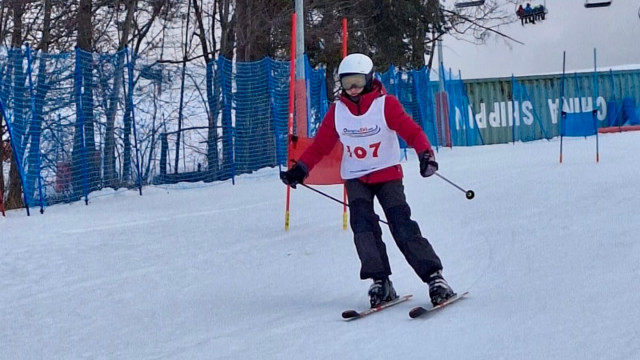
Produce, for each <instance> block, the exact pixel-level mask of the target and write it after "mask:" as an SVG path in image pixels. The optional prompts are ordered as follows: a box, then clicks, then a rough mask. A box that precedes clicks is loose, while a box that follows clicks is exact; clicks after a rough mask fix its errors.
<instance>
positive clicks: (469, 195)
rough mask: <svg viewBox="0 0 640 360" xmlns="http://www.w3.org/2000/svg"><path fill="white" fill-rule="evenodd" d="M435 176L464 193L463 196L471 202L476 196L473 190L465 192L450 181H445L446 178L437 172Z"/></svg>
mask: <svg viewBox="0 0 640 360" xmlns="http://www.w3.org/2000/svg"><path fill="white" fill-rule="evenodd" d="M435 174H436V175H438V177H439V178H440V179H442V180H444V181H446V182H448V183H449V184H451V185H452V186H453V187H455V188H456V189H458V190H460V191H462V192H463V193H465V196H466V197H467V199H469V200H471V199H473V198H474V197H475V196H476V194H475V193H474V192H473V190H465V189H463V188H461V187H460V186H458V185H456V184H455V183H454V182H452V181H451V180H449V179H447V178H446V177H444V176H442V175H440V174H438V173H437V172H436V173H435Z"/></svg>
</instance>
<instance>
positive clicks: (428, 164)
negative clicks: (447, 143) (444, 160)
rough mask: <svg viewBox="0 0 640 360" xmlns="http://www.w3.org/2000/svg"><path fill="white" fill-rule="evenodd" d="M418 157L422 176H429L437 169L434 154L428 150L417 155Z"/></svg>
mask: <svg viewBox="0 0 640 360" xmlns="http://www.w3.org/2000/svg"><path fill="white" fill-rule="evenodd" d="M418 158H419V159H420V175H422V176H423V177H429V176H431V175H433V174H435V172H436V171H438V163H437V162H436V157H435V155H433V154H431V153H430V152H429V151H424V152H422V153H420V154H419V155H418Z"/></svg>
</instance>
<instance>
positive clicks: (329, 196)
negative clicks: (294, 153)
mask: <svg viewBox="0 0 640 360" xmlns="http://www.w3.org/2000/svg"><path fill="white" fill-rule="evenodd" d="M299 185H302V186H304V187H306V188H307V189H309V190H311V191H315V192H317V193H318V194H320V195H322V196H324V197H327V198H329V199H331V200H333V201H335V202H337V203H340V204H342V205H344V206H347V207H348V206H349V204H347V203H345V202H344V201H340V200H339V199H336V198H334V197H333V196H331V195H329V194H326V193H324V192H322V191H320V190H318V189H316V188H312V187H311V186H309V185H306V184H303V183H300V184H299ZM378 221H380V222H381V223H383V224H387V225H389V223H388V222H386V221H384V220H382V219H378Z"/></svg>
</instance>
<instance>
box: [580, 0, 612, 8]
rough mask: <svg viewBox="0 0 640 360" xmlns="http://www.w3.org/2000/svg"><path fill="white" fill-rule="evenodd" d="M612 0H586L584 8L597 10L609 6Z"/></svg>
mask: <svg viewBox="0 0 640 360" xmlns="http://www.w3.org/2000/svg"><path fill="white" fill-rule="evenodd" d="M611 2H612V0H608V1H589V0H586V1H585V3H584V7H586V8H588V9H589V8H599V7H607V6H610V5H611Z"/></svg>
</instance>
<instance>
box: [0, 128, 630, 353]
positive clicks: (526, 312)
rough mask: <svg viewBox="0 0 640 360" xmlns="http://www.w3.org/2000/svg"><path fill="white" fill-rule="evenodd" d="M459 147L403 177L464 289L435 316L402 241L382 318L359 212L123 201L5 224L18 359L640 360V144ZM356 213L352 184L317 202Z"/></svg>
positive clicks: (1, 239) (8, 304)
mask: <svg viewBox="0 0 640 360" xmlns="http://www.w3.org/2000/svg"><path fill="white" fill-rule="evenodd" d="M599 145H600V162H599V163H596V162H595V137H590V138H587V139H584V138H570V139H565V143H564V157H563V163H562V164H560V163H559V162H558V153H559V140H558V139H554V140H552V141H546V140H542V141H536V142H531V143H516V144H502V145H491V146H480V147H471V148H454V149H440V151H439V153H438V154H437V158H438V160H439V162H440V173H441V174H442V175H444V176H446V177H447V178H449V179H450V180H452V181H454V182H456V183H458V184H459V185H460V186H462V187H463V188H465V189H473V190H474V191H475V193H476V198H475V199H474V200H471V201H469V200H467V199H465V196H464V194H463V193H462V192H461V191H459V190H458V189H456V188H454V187H452V186H451V185H449V184H447V183H446V182H444V181H442V180H441V179H439V178H437V177H435V176H434V177H431V178H428V179H423V178H421V177H420V176H419V175H418V164H417V160H416V157H415V155H414V154H412V153H409V158H408V160H407V161H406V162H405V163H404V164H403V166H404V169H405V175H406V176H405V186H406V193H407V196H408V199H409V203H410V204H411V206H412V210H413V217H414V219H415V220H417V221H418V222H419V224H420V225H421V228H422V231H423V234H424V235H425V236H426V237H428V238H429V239H430V241H431V243H432V244H433V246H434V247H435V249H436V250H437V252H438V254H439V255H440V256H441V258H442V260H443V263H444V266H445V272H444V274H445V276H446V278H447V279H448V280H449V282H450V284H451V285H452V286H453V287H454V288H455V289H456V290H457V291H465V290H469V291H470V292H471V293H470V295H469V297H468V298H467V299H464V300H462V301H460V302H458V303H456V304H455V305H453V306H451V307H449V308H447V309H445V310H443V311H441V312H439V313H434V314H431V315H430V316H428V317H427V318H424V319H418V320H411V319H409V317H408V311H409V310H410V308H411V307H413V306H416V305H424V304H428V296H427V287H426V285H424V284H422V283H421V282H420V280H419V279H418V277H417V276H416V275H415V274H414V273H413V271H412V270H411V268H410V267H409V266H408V265H407V264H406V262H405V261H404V259H403V258H402V256H401V254H400V253H399V251H398V250H397V247H396V246H395V244H394V243H393V240H392V239H391V237H390V235H389V231H388V229H387V228H386V226H384V225H383V230H384V238H385V240H386V242H387V247H388V250H389V256H390V259H391V264H392V267H393V271H394V273H393V276H392V280H393V281H394V284H395V286H396V289H397V290H398V292H399V293H401V294H408V293H411V294H414V299H413V300H411V301H409V302H406V303H403V304H401V305H398V306H396V307H394V308H392V309H389V310H385V311H383V312H382V313H379V314H375V315H373V316H371V317H368V318H365V319H361V320H357V321H355V322H350V323H349V322H344V321H343V320H342V319H341V318H340V313H341V312H342V311H343V310H346V309H351V308H353V309H364V308H366V307H367V302H368V299H367V295H366V292H367V289H368V287H369V282H367V281H361V280H360V279H359V276H358V272H359V261H358V258H357V255H356V253H355V248H354V246H353V243H352V234H351V231H350V230H347V231H345V230H343V229H342V206H341V205H340V204H337V203H336V202H333V201H331V200H329V199H327V198H325V197H322V196H320V195H318V194H316V193H314V192H312V191H310V190H308V189H305V188H298V189H296V190H292V194H291V195H292V204H291V228H290V230H288V231H285V230H284V204H285V193H286V188H285V186H284V185H282V184H281V183H280V181H279V180H278V177H277V169H265V170H261V171H259V172H257V173H256V174H253V175H249V176H241V177H239V178H237V184H236V185H231V184H230V183H229V182H225V183H218V184H208V185H203V184H194V185H184V184H182V185H180V186H176V187H166V188H163V187H147V188H145V189H144V192H143V196H139V195H138V193H137V192H136V191H131V190H128V191H127V190H123V191H117V192H112V191H111V192H110V191H104V195H105V196H96V195H103V194H92V197H91V200H90V204H89V206H86V205H84V203H83V202H78V203H74V204H70V205H56V206H51V207H49V208H47V209H46V211H45V213H44V215H40V214H38V212H37V209H32V216H29V217H28V216H26V213H25V211H24V210H13V211H9V212H8V213H7V217H6V218H1V217H0V234H1V236H0V289H1V290H0V358H2V359H79V358H87V359H480V360H482V359H487V360H489V359H490V360H495V359H637V358H640V326H638V324H640V309H639V307H638V304H640V292H639V291H638V289H640V242H639V240H638V233H640V222H639V221H638V215H639V210H640V205H639V204H640V201H639V200H640V195H639V193H640V192H639V191H638V186H639V184H640V168H639V166H638V154H639V153H640V132H629V133H620V134H605V135H601V136H600V137H599ZM317 188H318V189H320V190H322V191H326V192H328V193H329V194H331V195H332V196H335V197H339V198H341V196H342V187H341V186H318V187H317Z"/></svg>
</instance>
